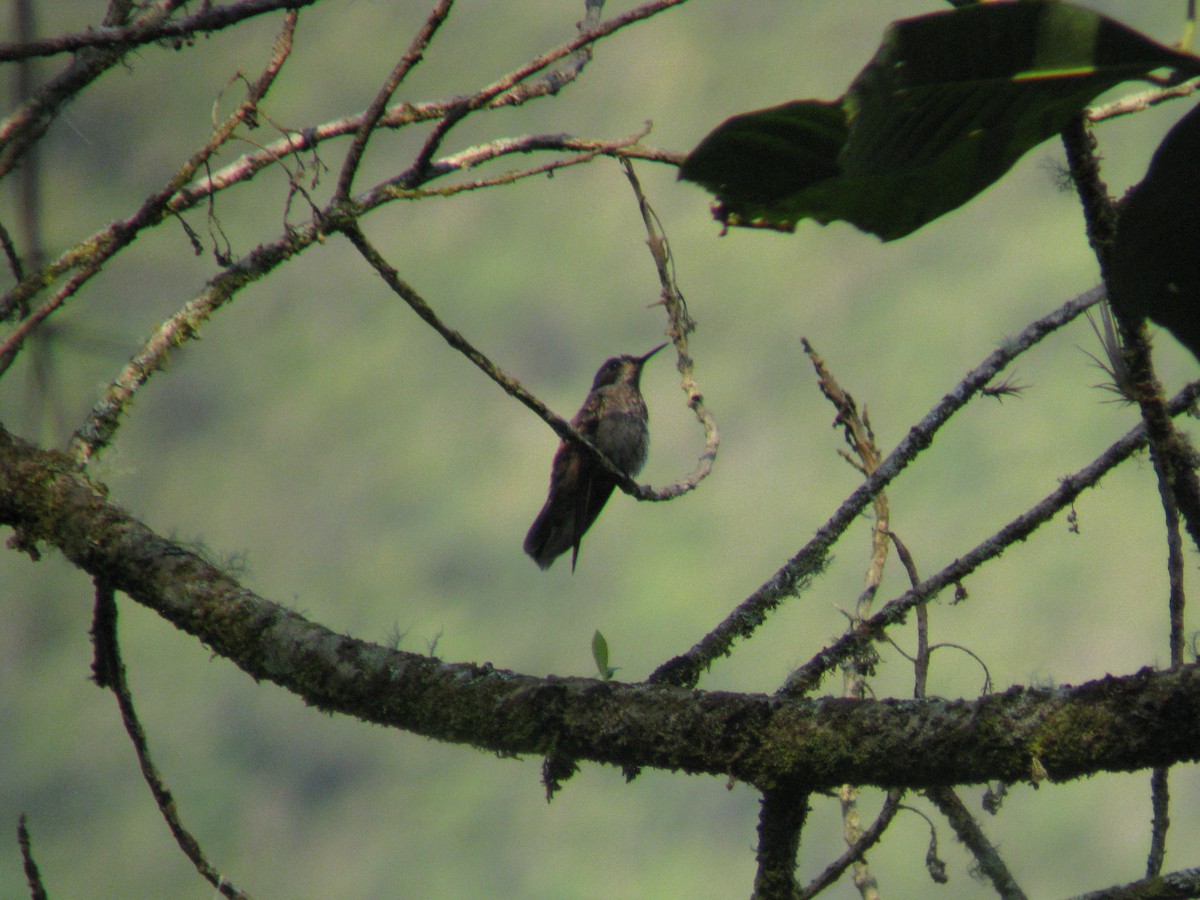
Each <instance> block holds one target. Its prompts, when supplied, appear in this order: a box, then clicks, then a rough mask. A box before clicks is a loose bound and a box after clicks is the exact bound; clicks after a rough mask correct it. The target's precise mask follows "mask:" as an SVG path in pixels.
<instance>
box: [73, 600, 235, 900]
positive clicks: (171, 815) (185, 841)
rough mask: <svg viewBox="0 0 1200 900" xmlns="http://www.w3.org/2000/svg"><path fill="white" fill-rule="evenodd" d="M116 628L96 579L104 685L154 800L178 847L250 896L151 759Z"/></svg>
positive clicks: (213, 877)
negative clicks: (186, 817) (196, 830)
mask: <svg viewBox="0 0 1200 900" xmlns="http://www.w3.org/2000/svg"><path fill="white" fill-rule="evenodd" d="M116 628H117V604H116V597H115V594H114V591H113V588H112V586H111V585H109V584H106V583H105V582H103V581H101V580H100V579H97V580H96V606H95V614H94V618H93V624H92V638H93V640H94V641H95V642H96V658H97V660H99V659H101V658H104V660H105V662H104V663H103V664H102V667H103V670H104V672H105V678H106V679H107V680H106V682H105V683H104V684H103V686H104V687H107V688H108V689H109V690H111V691H112V692H113V694H114V695H115V696H116V698H117V706H118V707H119V708H120V710H121V721H122V722H124V723H125V730H126V732H128V734H129V739H130V741H132V742H133V749H134V752H135V753H136V754H137V759H138V766H139V767H140V768H141V770H142V778H143V779H145V781H146V784H147V785H148V786H149V788H150V793H151V795H153V797H154V802H155V804H157V806H158V810H159V812H160V813H162V817H163V818H164V819H165V820H166V822H167V827H168V828H169V829H170V830H171V834H172V835H173V836H174V838H175V842H176V843H177V844H179V849H181V850H182V851H183V854H184V855H185V856H186V857H187V858H188V859H189V860H190V861H191V863H192V865H193V866H195V867H196V871H197V872H199V873H200V875H201V876H203V877H204V878H205V879H206V880H207V881H208V882H209V884H211V885H212V886H213V887H215V888H216V889H217V891H218V892H220V893H221V894H222V895H223V896H225V897H234V898H247V897H248V896H249V895H248V894H245V893H243V892H242V891H240V890H238V889H237V888H236V887H234V886H233V885H232V884H230V883H229V881H227V880H226V879H225V877H224V876H223V875H222V874H221V873H220V872H218V871H217V870H216V869H215V868H213V866H212V864H211V863H210V862H209V861H208V859H207V858H206V857H205V856H204V851H203V850H202V849H201V847H200V843H199V841H197V840H196V838H195V837H194V836H193V835H192V833H191V832H190V831H188V830H187V828H185V827H184V825H183V822H182V821H181V820H180V818H179V810H178V809H177V808H176V806H175V798H174V797H172V796H171V792H170V790H169V789H168V788H167V786H166V784H165V783H164V782H163V780H162V777H161V776H160V775H159V774H158V770H157V769H156V768H155V767H154V763H153V762H152V761H151V759H150V747H149V745H148V744H147V742H146V733H145V731H144V730H143V729H142V724H141V722H140V721H139V720H138V716H137V711H136V710H135V709H134V707H133V695H132V694H131V693H130V691H129V683H128V682H127V681H126V678H125V664H124V663H123V662H122V661H121V655H120V645H119V643H118V641H117V632H116ZM97 683H99V682H97Z"/></svg>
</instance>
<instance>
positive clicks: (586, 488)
mask: <svg viewBox="0 0 1200 900" xmlns="http://www.w3.org/2000/svg"><path fill="white" fill-rule="evenodd" d="M603 404H604V400H603V397H602V396H601V395H599V394H597V393H592V394H590V395H589V396H588V398H587V401H586V402H585V403H584V405H583V408H582V409H580V410H579V412H577V413H576V414H575V417H574V418H573V419H572V420H571V424H572V425H573V426H575V428H576V430H577V431H579V433H580V434H582V435H584V436H585V437H588V438H592V437H594V436H595V434H596V425H597V423H598V422H599V419H600V414H601V413H602V412H603ZM615 486H616V482H614V481H613V480H612V478H610V477H609V476H608V475H607V474H605V473H604V471H603V470H602V469H601V468H600V467H599V466H597V465H596V463H595V462H593V461H592V460H591V458H589V457H588V456H587V454H586V453H584V452H583V451H582V450H580V449H579V448H578V447H576V446H575V445H574V444H572V443H570V442H569V441H562V442H561V443H560V444H559V445H558V451H557V452H556V453H555V454H554V463H553V465H552V466H551V469H550V495H549V496H548V497H547V498H546V504H545V505H544V506H543V507H542V511H541V512H540V513H538V517H537V518H536V519H534V522H533V525H532V526H530V529H529V533H528V534H527V535H526V536H525V552H526V553H528V554H529V555H530V556H531V557H533V560H534V562H536V563H537V564H538V565H539V566H540V567H541V568H543V569H548V568H550V565H551V563H553V562H554V560H556V559H557V558H558V557H559V556H561V555H562V554H564V553H566V552H567V550H568V549H569V550H571V551H572V552H571V571H574V570H575V561H576V560H577V559H578V557H579V543H580V541H581V540H582V539H583V535H584V532H586V531H587V530H588V529H589V528H590V527H591V526H592V523H593V522H595V521H596V517H597V516H599V515H600V511H601V510H602V509H604V504H605V503H607V502H608V498H609V497H611V496H612V492H613V488H614V487H615Z"/></svg>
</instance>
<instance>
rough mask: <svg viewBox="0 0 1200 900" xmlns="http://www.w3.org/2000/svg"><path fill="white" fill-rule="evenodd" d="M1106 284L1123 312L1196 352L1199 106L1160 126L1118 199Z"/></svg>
mask: <svg viewBox="0 0 1200 900" xmlns="http://www.w3.org/2000/svg"><path fill="white" fill-rule="evenodd" d="M1108 291H1109V299H1110V300H1111V302H1112V304H1113V306H1114V307H1115V308H1116V309H1117V311H1118V312H1120V313H1121V314H1122V315H1123V316H1126V317H1128V318H1134V319H1142V318H1144V317H1145V316H1149V317H1150V319H1151V320H1153V321H1154V322H1156V323H1158V324H1159V325H1161V326H1163V327H1164V328H1166V329H1167V330H1168V331H1169V332H1171V334H1173V335H1174V336H1175V339H1176V340H1177V341H1179V343H1181V344H1183V345H1184V346H1185V347H1187V348H1188V349H1189V350H1191V351H1192V353H1193V354H1194V355H1195V356H1196V358H1197V359H1200V106H1197V107H1195V108H1194V109H1193V110H1192V111H1191V112H1190V113H1188V114H1187V115H1186V116H1184V117H1183V118H1182V119H1180V120H1179V122H1178V123H1176V125H1175V127H1174V128H1172V129H1171V130H1170V131H1169V132H1168V133H1167V136H1166V137H1165V138H1163V142H1162V143H1161V144H1160V145H1159V147H1158V149H1157V150H1156V151H1155V152H1154V158H1153V159H1151V160H1150V168H1149V169H1148V170H1147V172H1146V177H1145V178H1144V179H1143V180H1142V182H1141V183H1140V184H1138V185H1137V186H1136V187H1135V188H1134V189H1133V190H1132V191H1130V192H1129V195H1128V196H1127V197H1126V198H1125V200H1124V202H1123V203H1122V204H1121V211H1120V216H1119V217H1118V219H1117V236H1116V239H1115V240H1114V241H1113V247H1112V252H1111V253H1110V254H1109V261H1108Z"/></svg>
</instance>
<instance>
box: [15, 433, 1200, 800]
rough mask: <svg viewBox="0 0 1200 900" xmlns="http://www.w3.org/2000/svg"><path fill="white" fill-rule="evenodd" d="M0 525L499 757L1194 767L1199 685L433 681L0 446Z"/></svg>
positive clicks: (455, 677) (713, 765) (63, 464)
mask: <svg viewBox="0 0 1200 900" xmlns="http://www.w3.org/2000/svg"><path fill="white" fill-rule="evenodd" d="M0 524H3V525H8V526H10V527H12V528H13V529H15V531H16V534H15V535H14V537H13V538H12V539H11V540H10V542H9V543H10V545H11V546H12V547H14V549H19V550H24V551H26V552H28V553H30V554H33V555H34V556H36V555H37V552H38V550H37V545H38V543H39V542H44V543H46V544H49V545H51V546H53V547H56V548H57V549H58V550H60V551H61V552H62V554H63V555H64V556H65V557H66V558H67V559H68V560H69V561H70V562H71V563H72V564H73V565H75V566H76V567H78V568H80V569H82V570H83V571H85V572H87V573H88V574H90V575H91V576H92V577H94V578H101V579H104V580H105V581H106V582H107V583H108V584H110V585H111V586H112V587H113V588H114V589H116V590H120V591H122V592H124V593H125V594H127V595H128V596H129V597H131V598H132V599H133V600H135V601H136V602H138V603H141V604H142V605H144V606H146V607H148V608H149V609H152V610H154V611H155V612H157V613H158V614H159V615H160V616H162V617H163V618H164V619H166V620H167V621H169V622H171V623H172V624H174V625H175V626H176V627H178V628H180V629H181V630H183V631H185V632H187V633H188V634H191V635H194V636H195V637H197V638H199V639H200V640H201V641H202V642H204V643H205V644H206V645H208V646H209V647H210V648H211V649H212V650H213V651H214V652H215V653H217V654H218V655H220V656H224V657H226V658H227V659H229V660H231V661H232V662H233V663H235V664H236V665H237V666H239V667H240V668H241V669H242V670H243V671H245V672H247V673H248V674H249V675H251V676H252V677H254V678H255V679H264V680H269V681H272V682H274V683H275V684H278V685H280V686H281V687H284V688H285V689H287V690H289V691H291V692H293V693H295V694H297V695H298V696H300V697H303V698H304V700H305V701H306V702H307V703H309V704H310V705H313V706H316V707H317V708H319V709H322V710H327V711H332V712H341V713H345V714H347V715H352V716H355V717H356V718H359V719H362V720H363V721H367V722H374V723H376V724H380V725H386V726H390V727H395V728H401V729H404V730H406V731H410V732H412V733H414V734H418V735H423V736H425V737H428V738H433V739H435V740H441V741H449V742H454V743H462V744H469V745H471V746H475V747H479V748H481V749H486V750H491V751H494V752H499V753H504V754H521V753H530V754H539V755H546V754H548V753H563V754H566V755H568V756H570V757H572V758H575V759H586V760H591V761H594V762H600V763H607V764H610V765H615V766H650V767H655V768H662V769H668V770H672V771H674V770H682V771H686V772H694V773H708V774H712V775H721V776H726V777H732V778H735V779H738V780H741V781H745V782H748V783H750V784H753V785H755V786H756V787H758V788H759V789H760V790H768V789H772V788H774V787H777V786H779V785H783V784H789V783H790V784H798V783H802V784H803V785H804V786H805V788H806V789H808V790H822V789H832V788H835V787H836V786H837V785H840V784H844V783H847V782H852V783H856V784H873V785H879V786H881V787H889V788H890V787H911V788H926V787H937V786H944V785H955V784H971V783H980V782H984V781H989V780H1002V781H1009V782H1013V781H1020V780H1028V779H1039V778H1049V779H1051V780H1065V779H1070V778H1077V777H1081V776H1084V775H1091V774H1095V773H1096V772H1102V771H1130V770H1135V769H1142V768H1147V767H1151V766H1156V765H1169V764H1171V763H1175V762H1181V761H1190V760H1196V759H1200V669H1198V668H1197V667H1196V666H1186V667H1182V668H1180V669H1178V670H1172V671H1170V672H1154V671H1151V670H1149V669H1146V670H1143V671H1141V672H1139V673H1137V674H1135V675H1131V676H1127V677H1123V678H1113V677H1111V676H1110V677H1107V678H1104V679H1102V680H1100V681H1093V682H1090V683H1088V684H1085V685H1081V686H1079V687H1075V688H1067V687H1056V688H1038V689H1034V688H1019V687H1014V688H1010V689H1009V690H1007V691H1005V692H1004V693H1002V694H990V695H987V696H984V697H981V698H979V699H978V700H974V701H965V700H953V701H945V700H929V699H924V700H908V701H905V700H885V701H873V700H851V699H845V698H824V699H819V700H790V699H786V698H783V697H776V696H765V695H761V694H734V693H724V692H706V691H690V690H684V689H681V688H676V687H668V686H656V685H646V684H640V685H631V684H621V683H619V682H615V681H599V680H595V679H587V678H556V677H547V678H534V677H531V676H528V675H520V674H517V673H514V672H508V671H504V670H500V669H495V668H493V667H492V666H491V665H488V664H484V665H474V664H468V663H446V662H442V661H440V660H438V659H435V658H432V657H429V656H424V655H419V654H415V653H405V652H402V651H399V650H392V649H388V648H385V647H381V646H378V645H376V644H371V643H368V642H365V641H359V640H355V639H353V638H350V637H347V636H344V635H339V634H336V633H334V632H332V631H329V630H328V629H326V628H324V627H322V626H320V625H317V624H314V623H312V622H309V621H308V620H306V619H304V618H303V617H302V616H300V615H298V614H297V613H294V612H291V611H290V610H287V609H285V608H283V607H281V606H279V605H277V604H275V603H271V602H269V601H267V600H265V599H263V598H261V597H258V596H256V595H255V594H253V593H252V592H250V591H249V590H247V589H246V588H244V587H242V586H241V585H240V584H239V583H238V582H237V581H236V580H234V579H233V578H231V577H230V576H228V575H227V574H225V573H224V572H222V571H220V570H219V569H217V568H216V567H215V566H212V565H210V564H209V563H208V562H206V561H205V560H203V559H202V558H200V557H199V556H198V555H196V554H195V553H193V552H191V551H189V550H186V549H185V548H183V547H181V546H179V545H178V544H176V543H173V542H171V541H169V540H166V539H165V538H162V537H160V536H159V535H157V534H155V533H154V532H153V531H151V530H150V529H148V528H147V527H146V526H145V525H143V524H142V523H141V522H139V521H138V520H137V519H135V518H133V517H132V516H131V515H129V514H128V513H127V512H125V511H124V510H122V509H121V508H119V507H117V506H115V505H113V504H112V503H110V502H109V501H108V500H107V498H106V496H105V490H104V488H103V487H102V486H99V485H96V484H95V483H93V482H92V481H90V480H89V479H87V478H86V477H85V476H83V475H80V474H79V473H78V472H77V471H76V470H75V469H74V467H73V465H72V463H71V461H70V460H69V459H67V458H66V457H64V456H63V455H62V454H58V453H48V452H45V451H42V450H39V449H37V448H35V447H33V446H32V445H30V444H27V443H25V442H23V441H21V440H19V439H17V438H15V437H13V436H12V435H10V434H8V433H7V432H6V431H3V430H2V429H0Z"/></svg>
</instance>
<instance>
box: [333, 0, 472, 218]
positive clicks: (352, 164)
mask: <svg viewBox="0 0 1200 900" xmlns="http://www.w3.org/2000/svg"><path fill="white" fill-rule="evenodd" d="M453 5H454V0H438V3H437V4H436V5H435V6H434V7H433V9H432V10H430V12H429V15H428V16H426V17H425V21H424V23H422V25H421V27H420V29H418V31H417V33H416V34H415V35H414V36H413V39H412V41H411V42H410V43H409V45H408V50H406V51H405V53H404V56H402V57H401V58H400V61H399V62H398V63H396V65H395V67H394V68H393V69H392V71H391V72H390V73H389V74H388V77H387V79H386V80H385V81H384V83H383V85H382V86H381V87H380V88H379V91H378V92H377V93H376V94H375V99H374V100H372V101H371V105H370V106H368V107H367V111H366V112H365V113H363V117H362V122H361V123H360V124H359V126H358V130H357V131H356V132H355V133H354V139H353V140H352V141H351V142H350V147H349V149H347V151H346V156H345V159H344V160H343V162H342V171H341V173H340V174H339V175H338V182H337V187H336V188H335V189H334V192H333V193H334V197H335V198H338V199H342V200H344V199H346V198H348V197H349V196H350V187H351V185H352V184H353V182H354V176H355V175H356V174H357V173H358V167H359V164H360V163H361V162H362V157H363V153H364V152H365V151H366V149H367V141H368V140H370V138H371V135H372V134H374V133H375V128H376V126H377V125H378V124H379V120H380V119H381V118H383V114H384V112H385V111H386V110H387V104H388V101H389V100H390V99H391V98H392V95H393V94H395V93H396V89H397V88H398V87H400V85H401V83H402V82H403V81H404V79H405V78H407V77H408V73H409V72H411V71H412V70H413V69H414V68H415V67H416V65H417V63H419V62H420V61H421V59H422V58H423V57H424V55H425V50H426V49H427V48H428V47H429V42H430V41H431V40H433V36H434V35H435V34H437V30H438V29H439V28H440V27H441V26H442V23H443V22H445V21H446V17H447V16H449V15H450V7H452V6H453ZM448 118H449V116H448V115H447V116H445V117H443V119H442V122H443V123H445V122H446V120H447V119H448Z"/></svg>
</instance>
